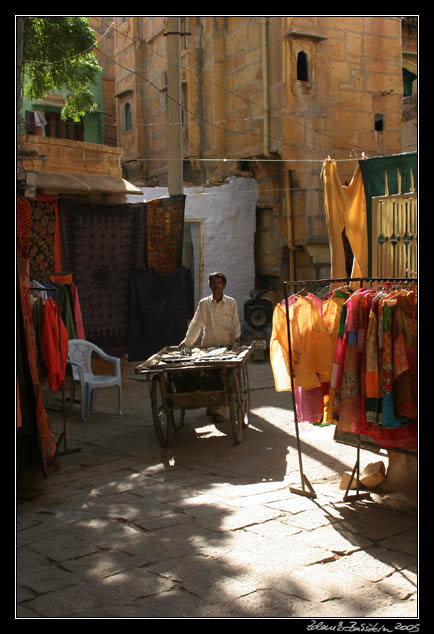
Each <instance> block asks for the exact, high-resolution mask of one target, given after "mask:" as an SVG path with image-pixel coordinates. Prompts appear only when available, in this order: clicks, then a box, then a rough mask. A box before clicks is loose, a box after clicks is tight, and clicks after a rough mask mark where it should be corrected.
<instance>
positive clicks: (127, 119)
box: [124, 102, 131, 132]
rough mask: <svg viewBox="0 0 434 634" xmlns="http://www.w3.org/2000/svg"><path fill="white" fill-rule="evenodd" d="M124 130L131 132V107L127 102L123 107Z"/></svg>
mask: <svg viewBox="0 0 434 634" xmlns="http://www.w3.org/2000/svg"><path fill="white" fill-rule="evenodd" d="M124 130H125V132H128V130H131V106H130V104H129V103H128V102H127V103H126V104H125V106H124Z"/></svg>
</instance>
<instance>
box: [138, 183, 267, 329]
mask: <svg viewBox="0 0 434 634" xmlns="http://www.w3.org/2000/svg"><path fill="white" fill-rule="evenodd" d="M141 189H142V191H143V197H144V200H145V201H146V200H152V199H154V198H161V197H163V196H167V195H168V190H167V187H145V188H141ZM184 193H185V194H186V202H185V218H186V220H202V221H203V223H202V228H203V288H202V296H206V295H209V293H210V290H209V287H208V275H209V274H210V273H212V272H214V271H222V272H223V273H224V274H225V275H226V277H227V280H228V284H227V287H226V291H225V292H226V294H227V295H230V296H231V297H233V298H234V299H235V300H236V302H237V306H238V312H239V315H240V319H241V321H243V317H244V315H243V307H244V302H245V301H246V300H247V299H249V291H250V290H252V289H253V288H254V287H255V256H254V239H255V227H256V203H257V200H258V186H257V183H256V181H255V180H254V179H253V178H239V177H232V178H230V179H229V180H228V182H227V183H224V184H222V185H218V186H215V187H186V188H185V189H184ZM142 200H143V199H142ZM139 201H140V202H141V199H140V197H138V196H133V195H131V196H129V197H128V202H139ZM194 255H195V258H196V257H198V254H196V252H195V254H194Z"/></svg>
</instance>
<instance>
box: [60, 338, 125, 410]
mask: <svg viewBox="0 0 434 634" xmlns="http://www.w3.org/2000/svg"><path fill="white" fill-rule="evenodd" d="M93 352H95V353H96V354H97V355H98V356H99V357H101V358H102V359H104V360H105V361H110V362H112V363H113V364H114V366H115V374H114V375H113V376H112V375H105V374H94V373H93V371H92V363H91V358H92V353H93ZM68 363H69V365H70V367H71V371H72V380H71V406H72V403H73V401H74V387H75V384H76V382H78V381H79V382H80V390H81V416H82V419H83V420H85V421H87V419H88V417H89V413H90V411H91V410H92V407H93V405H94V403H95V395H96V390H98V389H100V388H103V387H112V386H113V385H117V386H118V399H119V407H118V413H119V416H121V415H122V411H121V401H122V375H121V360H120V359H119V358H118V357H112V356H110V355H108V354H106V353H105V352H104V351H103V350H101V348H98V346H96V345H95V344H94V343H90V341H85V340H83V339H70V340H69V341H68Z"/></svg>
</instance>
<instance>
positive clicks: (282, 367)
mask: <svg viewBox="0 0 434 634" xmlns="http://www.w3.org/2000/svg"><path fill="white" fill-rule="evenodd" d="M289 318H290V327H291V343H292V357H293V370H294V387H295V388H297V387H301V388H303V389H305V390H310V389H313V388H317V387H321V384H322V383H328V382H330V378H331V369H332V361H333V354H334V350H333V342H332V338H331V337H330V335H329V333H328V332H327V329H326V327H325V324H324V322H323V320H322V317H321V315H320V314H319V312H318V310H317V308H316V306H315V303H314V301H313V300H312V299H310V298H307V297H297V300H296V302H295V303H293V304H291V305H290V306H289ZM288 357H289V348H288V334H287V325H286V307H285V306H282V305H281V304H277V305H276V308H275V309H274V314H273V327H272V333H271V341H270V361H271V365H272V368H273V374H274V381H275V388H276V391H278V392H280V391H284V390H290V389H291V380H290V373H289V358H288Z"/></svg>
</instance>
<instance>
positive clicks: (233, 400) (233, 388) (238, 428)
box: [229, 372, 243, 445]
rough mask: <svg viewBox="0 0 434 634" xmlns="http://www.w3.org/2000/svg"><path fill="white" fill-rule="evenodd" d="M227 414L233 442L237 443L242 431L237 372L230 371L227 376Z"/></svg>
mask: <svg viewBox="0 0 434 634" xmlns="http://www.w3.org/2000/svg"><path fill="white" fill-rule="evenodd" d="M229 386H230V388H229V414H230V419H231V429H232V437H233V439H234V444H235V445H239V444H240V442H241V433H242V426H243V425H242V417H241V415H240V414H239V410H240V408H239V407H238V402H237V401H238V397H237V391H238V389H239V380H238V376H237V372H232V373H231V374H230V377H229Z"/></svg>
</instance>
